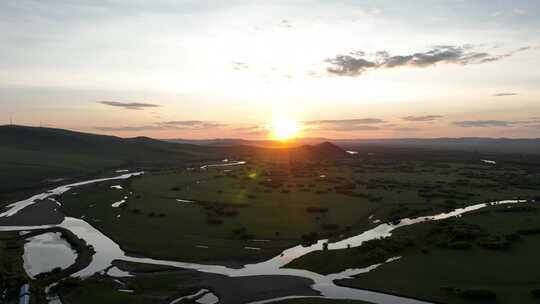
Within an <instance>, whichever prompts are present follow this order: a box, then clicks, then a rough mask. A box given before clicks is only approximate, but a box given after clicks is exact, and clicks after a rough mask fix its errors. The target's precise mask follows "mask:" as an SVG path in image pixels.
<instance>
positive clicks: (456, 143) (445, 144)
mask: <svg viewBox="0 0 540 304" xmlns="http://www.w3.org/2000/svg"><path fill="white" fill-rule="evenodd" d="M168 141H171V142H181V143H190V144H194V145H210V146H235V145H249V146H257V147H276V146H280V145H282V144H281V143H280V142H277V141H272V140H245V139H234V138H233V139H208V140H186V139H172V140H168ZM323 142H331V143H334V144H336V145H339V146H340V147H344V148H347V149H351V150H356V149H358V148H362V147H373V146H383V147H408V148H432V149H444V150H458V151H468V152H487V153H499V152H500V153H518V154H540V138H530V139H529V138H524V139H513V138H485V137H461V138H395V139H394V138H390V139H327V138H301V139H297V140H295V141H294V142H293V143H292V144H293V145H296V146H301V145H315V144H319V143H323ZM288 145H291V143H288Z"/></svg>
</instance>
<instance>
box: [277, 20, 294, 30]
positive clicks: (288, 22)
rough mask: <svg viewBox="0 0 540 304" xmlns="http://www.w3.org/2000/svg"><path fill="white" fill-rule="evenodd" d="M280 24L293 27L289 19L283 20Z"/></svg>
mask: <svg viewBox="0 0 540 304" xmlns="http://www.w3.org/2000/svg"><path fill="white" fill-rule="evenodd" d="M279 26H281V27H285V28H291V27H293V26H292V24H291V22H290V21H289V20H287V19H283V20H281V22H280V23H279Z"/></svg>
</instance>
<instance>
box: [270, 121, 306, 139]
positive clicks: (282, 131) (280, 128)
mask: <svg viewBox="0 0 540 304" xmlns="http://www.w3.org/2000/svg"><path fill="white" fill-rule="evenodd" d="M299 132H300V125H299V124H298V122H296V121H294V120H292V119H289V118H279V119H276V120H275V121H274V122H273V123H272V135H273V137H274V138H275V139H277V140H280V141H287V140H290V139H293V138H295V137H297V136H298V134H299Z"/></svg>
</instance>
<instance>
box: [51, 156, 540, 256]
mask: <svg viewBox="0 0 540 304" xmlns="http://www.w3.org/2000/svg"><path fill="white" fill-rule="evenodd" d="M537 180H538V175H537V174H531V173H529V172H527V171H526V168H524V167H521V166H520V165H519V164H518V165H516V164H513V163H510V164H505V165H497V166H493V165H488V164H482V163H481V162H480V160H478V159H476V160H474V162H472V161H471V160H469V159H462V162H461V163H459V162H457V161H455V160H452V161H448V162H441V163H431V162H430V163H428V162H424V161H420V160H415V161H409V162H403V161H400V160H392V159H388V158H374V157H372V158H357V159H346V160H342V161H313V162H308V163H285V162H268V161H263V160H257V159H253V160H252V161H251V162H249V163H248V164H247V165H243V166H231V167H213V168H212V167H211V168H207V169H204V170H202V169H199V168H192V169H186V168H179V169H170V170H160V171H153V172H149V173H148V174H146V175H144V176H142V177H137V178H133V179H132V180H129V181H127V182H124V183H123V185H122V186H123V187H124V189H122V190H118V189H112V188H111V186H112V185H113V184H116V183H103V184H96V185H92V186H88V187H85V188H81V189H77V190H76V191H74V192H68V193H66V194H65V195H63V196H62V197H61V198H60V201H62V202H63V203H64V205H63V207H62V209H63V211H64V212H65V213H66V214H67V215H70V216H75V217H84V218H85V219H86V220H87V221H89V222H90V223H91V224H92V225H94V226H96V227H97V228H98V229H100V230H102V231H103V232H105V234H107V235H108V236H110V237H112V238H113V239H114V240H115V241H117V242H118V243H119V244H120V245H121V246H122V247H123V248H124V249H126V250H127V251H130V252H133V253H140V254H144V255H145V256H152V257H160V258H170V259H178V260H183V261H197V262H207V263H225V264H234V263H245V262H249V261H253V260H260V259H264V258H268V257H270V256H274V255H276V254H278V253H279V252H280V251H281V250H282V249H285V248H287V247H289V246H292V245H296V244H298V243H300V242H303V243H309V242H311V241H313V240H314V239H317V238H332V239H339V238H342V237H345V236H347V235H353V234H356V233H359V232H361V231H364V230H365V229H368V228H370V227H373V226H374V225H376V224H375V223H374V221H375V220H381V221H384V222H387V221H392V220H395V219H398V218H403V217H411V216H418V215H425V214H436V213H439V212H442V211H446V210H450V209H454V208H456V207H459V206H463V205H467V204H471V203H476V202H482V201H488V200H497V199H508V198H515V197H535V196H536V195H538V194H539V190H538V189H539V188H538V186H537V185H538V183H536V182H537ZM124 197H127V198H126V201H127V202H126V203H125V204H123V205H122V206H121V207H120V208H112V207H111V205H112V204H113V203H114V202H118V201H120V200H122V199H124ZM178 199H179V200H184V201H178ZM186 200H187V201H189V202H185V201H186ZM141 228H144V229H141ZM261 240H264V241H261ZM253 248H258V249H260V250H254V249H253Z"/></svg>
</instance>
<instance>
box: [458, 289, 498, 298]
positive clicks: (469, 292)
mask: <svg viewBox="0 0 540 304" xmlns="http://www.w3.org/2000/svg"><path fill="white" fill-rule="evenodd" d="M460 296H462V297H463V298H468V299H478V300H488V299H495V298H497V294H496V293H495V292H494V291H491V290H488V289H464V290H462V291H461V292H460Z"/></svg>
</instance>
